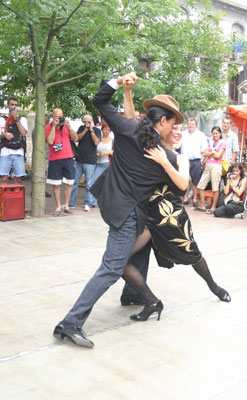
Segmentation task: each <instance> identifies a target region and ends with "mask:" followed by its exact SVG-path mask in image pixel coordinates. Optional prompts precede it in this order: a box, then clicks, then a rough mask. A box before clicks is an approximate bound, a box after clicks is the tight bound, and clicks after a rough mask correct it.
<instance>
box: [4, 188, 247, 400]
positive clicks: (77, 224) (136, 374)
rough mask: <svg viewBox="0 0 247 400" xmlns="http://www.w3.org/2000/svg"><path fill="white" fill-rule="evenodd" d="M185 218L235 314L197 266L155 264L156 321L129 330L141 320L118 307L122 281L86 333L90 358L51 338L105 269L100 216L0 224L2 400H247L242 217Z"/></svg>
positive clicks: (201, 215) (246, 274)
mask: <svg viewBox="0 0 247 400" xmlns="http://www.w3.org/2000/svg"><path fill="white" fill-rule="evenodd" d="M28 190H29V189H28ZM28 190H27V192H28ZM28 201H29V200H28V199H27V203H28ZM48 201H49V202H51V203H50V204H51V205H52V206H53V199H48ZM51 209H52V207H51ZM187 210H188V212H189V214H190V216H191V220H192V224H193V229H194V235H195V237H196V239H197V241H198V244H199V247H200V248H201V250H202V252H203V254H204V255H205V257H206V259H207V261H208V264H209V266H210V268H211V271H212V273H213V275H214V277H215V280H216V281H217V282H218V283H219V284H221V285H222V286H223V287H225V288H226V289H228V290H229V292H230V294H231V296H232V302H231V303H223V302H220V301H219V300H218V298H216V297H215V296H214V295H213V294H212V293H211V292H210V291H209V290H208V288H207V286H206V285H205V283H204V282H203V280H202V279H201V278H200V277H199V276H198V275H196V274H195V272H194V271H193V269H192V268H191V267H190V266H181V265H178V266H176V267H175V268H173V269H171V270H164V269H162V268H157V266H156V262H155V259H154V257H153V256H152V257H151V262H150V272H149V284H150V286H151V288H152V289H153V290H154V292H155V293H157V295H158V296H159V297H160V298H161V299H162V301H163V302H164V304H165V308H164V311H163V313H162V316H161V320H160V321H159V322H158V321H157V320H156V317H155V316H153V317H152V318H150V319H149V320H148V321H146V322H139V323H138V322H134V321H131V320H130V319H129V315H130V314H131V313H133V312H136V311H139V310H140V308H139V307H137V306H131V307H121V306H120V303H119V297H120V293H121V289H122V285H123V283H122V282H121V281H119V282H117V283H116V284H115V285H114V286H113V287H112V288H110V290H109V291H108V292H107V293H106V294H105V295H104V296H103V297H102V298H101V299H100V300H99V301H98V303H97V304H96V306H95V307H94V309H93V312H92V314H91V315H90V317H89V319H88V320H87V322H86V324H85V326H84V329H85V332H86V334H87V336H88V337H89V338H90V339H91V340H93V341H94V343H95V347H94V348H93V349H86V348H80V347H77V346H75V345H73V344H72V343H69V342H68V341H64V342H60V341H57V340H56V339H55V338H53V336H52V332H53V328H54V325H55V324H56V323H57V322H59V320H60V319H62V318H63V316H64V315H65V313H67V311H68V310H69V308H70V307H71V306H72V305H73V303H74V302H75V300H76V298H77V296H78V295H79V293H80V292H81V289H82V287H83V286H84V284H85V283H86V282H87V280H88V279H89V278H90V277H91V275H92V274H93V273H94V271H95V269H96V267H98V266H99V265H100V261H101V257H102V254H103V251H104V248H105V241H106V236H107V226H106V225H105V224H104V222H103V221H102V219H101V217H100V215H99V212H98V210H97V209H96V210H94V211H93V212H90V213H85V212H83V211H82V208H81V207H78V208H77V209H76V210H75V213H74V215H72V216H65V215H62V216H60V217H58V218H54V217H50V216H49V215H51V214H48V215H47V216H46V217H45V218H40V219H35V218H30V217H29V216H27V217H26V218H25V219H24V220H19V221H8V222H0V237H1V252H0V263H1V269H0V271H1V272H0V274H1V295H0V309H1V325H0V376H1V380H0V393H1V398H2V399H8V400H62V399H70V400H79V399H80V400H81V399H82V400H83V399H85V400H98V399H100V400H105V399H106V400H139V399H140V400H141V399H144V400H146V399H147V400H150V399H153V400H181V399H183V400H246V398H247V368H246V359H247V344H246V333H247V313H246V303H247V269H246V259H247V246H246V228H247V216H246V217H245V219H244V220H238V219H233V220H227V219H220V220H216V219H215V218H214V217H213V216H212V215H206V214H204V213H199V212H197V211H194V210H193V209H192V208H191V207H190V206H187Z"/></svg>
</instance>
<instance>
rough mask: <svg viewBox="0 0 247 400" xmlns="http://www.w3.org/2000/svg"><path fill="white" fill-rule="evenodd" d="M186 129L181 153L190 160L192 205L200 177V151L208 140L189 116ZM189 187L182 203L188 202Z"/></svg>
mask: <svg viewBox="0 0 247 400" xmlns="http://www.w3.org/2000/svg"><path fill="white" fill-rule="evenodd" d="M187 126H188V129H186V130H185V131H184V132H183V138H182V145H181V150H180V152H181V154H185V155H186V156H187V157H188V159H189V161H190V179H191V182H192V189H193V200H192V201H193V206H194V207H196V205H197V185H198V183H199V181H200V178H201V162H202V153H203V152H204V150H205V149H206V148H207V145H208V142H207V138H206V135H205V134H204V133H203V132H202V131H200V130H199V129H197V123H196V120H195V119H194V118H189V119H188V123H187ZM188 194H189V187H188V189H187V192H186V193H185V196H184V204H188V201H189V199H188Z"/></svg>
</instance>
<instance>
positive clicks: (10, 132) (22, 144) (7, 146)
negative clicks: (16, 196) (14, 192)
mask: <svg viewBox="0 0 247 400" xmlns="http://www.w3.org/2000/svg"><path fill="white" fill-rule="evenodd" d="M7 106H8V109H9V116H8V117H6V118H4V117H1V118H0V128H1V135H0V140H1V142H0V148H1V153H0V175H1V177H2V178H1V183H2V184H3V185H6V184H7V182H8V177H9V173H10V170H11V168H12V170H13V176H14V183H15V184H17V185H20V183H21V177H22V176H24V175H26V173H25V162H24V150H25V148H26V134H27V129H28V128H27V120H26V118H25V117H22V116H20V115H19V113H18V100H17V98H16V97H9V99H8V101H7Z"/></svg>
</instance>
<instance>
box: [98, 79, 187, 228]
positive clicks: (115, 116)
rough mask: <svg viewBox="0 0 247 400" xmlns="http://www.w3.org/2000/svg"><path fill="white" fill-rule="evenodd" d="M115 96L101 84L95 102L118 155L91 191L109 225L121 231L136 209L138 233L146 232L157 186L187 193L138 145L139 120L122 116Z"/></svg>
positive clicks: (172, 159) (172, 157) (172, 158)
mask: <svg viewBox="0 0 247 400" xmlns="http://www.w3.org/2000/svg"><path fill="white" fill-rule="evenodd" d="M114 93H115V90H114V89H112V87H111V86H109V85H108V84H107V83H104V84H103V85H101V87H100V89H99V90H98V92H97V93H96V95H95V96H94V99H93V102H94V105H95V107H96V108H97V109H98V110H99V112H100V114H101V115H102V117H103V118H104V119H105V121H106V122H107V124H108V125H109V126H110V128H111V130H112V131H113V132H114V135H115V136H114V156H113V162H112V164H111V165H110V167H109V168H108V169H107V170H106V172H105V173H103V175H101V176H100V177H99V178H98V179H97V181H96V182H95V183H94V185H93V186H92V188H91V190H90V191H91V192H92V194H93V195H94V196H95V197H96V198H97V199H98V204H99V207H100V211H101V214H102V217H103V218H104V220H105V221H106V222H107V223H108V224H112V225H113V226H115V227H116V228H119V227H120V226H121V225H122V223H123V222H124V221H125V219H126V218H127V216H128V215H129V214H130V212H131V211H132V210H133V209H134V208H136V210H137V215H138V232H139V233H140V232H142V230H143V228H144V225H145V221H146V217H147V207H146V205H147V203H148V199H149V197H150V196H151V195H152V194H153V192H154V189H155V188H156V186H157V184H159V183H164V184H168V185H169V187H170V188H171V189H172V190H173V192H174V193H175V194H177V195H182V194H184V192H183V191H181V190H179V189H178V188H177V186H175V185H174V183H173V182H172V181H171V179H170V178H169V176H168V174H167V173H166V172H165V171H164V169H163V168H162V167H161V166H160V165H159V164H158V163H156V162H154V161H153V160H149V159H147V158H146V157H144V151H143V149H142V148H141V147H140V145H139V142H138V134H137V132H136V128H137V125H138V123H137V121H136V120H134V119H126V118H125V117H123V116H121V114H120V113H119V112H118V111H117V109H116V108H115V107H114V106H113V105H112V104H110V103H109V100H110V98H111V96H112V95H113V94H114ZM165 150H166V153H167V157H168V159H169V161H170V162H171V163H172V165H173V166H174V167H175V168H177V163H176V155H175V154H174V153H173V152H171V151H170V150H167V149H165Z"/></svg>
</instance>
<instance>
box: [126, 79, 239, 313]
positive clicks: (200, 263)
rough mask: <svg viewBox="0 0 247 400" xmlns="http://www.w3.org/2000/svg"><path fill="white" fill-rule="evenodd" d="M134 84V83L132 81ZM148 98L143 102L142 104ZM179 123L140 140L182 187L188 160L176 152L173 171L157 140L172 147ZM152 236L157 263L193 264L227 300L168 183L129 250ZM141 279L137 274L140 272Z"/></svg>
mask: <svg viewBox="0 0 247 400" xmlns="http://www.w3.org/2000/svg"><path fill="white" fill-rule="evenodd" d="M133 86H134V85H133ZM124 89H125V114H126V116H127V117H128V118H129V117H134V115H135V114H134V107H133V103H132V98H131V90H130V87H129V85H124ZM146 102H147V100H146V101H145V102H144V104H143V105H144V108H145V105H146ZM181 135H182V133H181V128H180V126H178V125H177V126H176V125H175V126H174V129H173V130H172V132H171V133H170V134H169V135H167V136H166V138H164V139H161V140H160V137H159V136H157V134H156V132H155V131H153V132H151V133H150V131H146V132H145V131H143V132H141V133H140V135H139V141H140V143H141V145H142V147H143V148H145V149H146V152H147V155H145V157H147V158H149V159H150V160H153V161H155V162H157V163H159V164H160V165H161V166H162V167H163V168H164V169H165V171H166V172H167V173H168V175H169V176H170V177H171V179H172V180H173V181H174V183H175V184H176V186H177V187H178V188H180V189H182V190H183V189H184V188H186V187H187V185H188V180H189V162H188V160H186V159H185V157H184V156H177V163H178V167H179V171H178V172H177V171H176V172H177V173H175V172H174V167H173V166H172V165H171V164H170V162H169V160H168V159H167V157H166V153H165V151H164V149H163V148H162V147H161V146H160V144H162V145H165V147H166V148H167V149H169V150H171V151H173V145H174V144H177V143H178V142H179V140H180V139H181ZM150 237H152V243H153V249H154V253H155V256H156V258H157V262H158V265H159V266H161V267H165V268H172V267H173V266H174V263H175V264H185V265H189V264H192V266H193V268H194V270H195V271H196V272H197V273H198V274H199V275H200V276H201V277H202V278H203V279H204V280H205V281H206V283H207V285H208V287H209V289H210V290H211V291H212V292H213V293H214V294H215V295H216V296H218V298H219V299H220V300H221V301H225V302H230V301H231V297H230V295H229V293H228V292H227V291H226V290H225V289H223V288H221V287H219V286H218V285H217V284H216V282H215V281H214V280H213V278H212V275H211V273H210V271H209V268H208V266H207V263H206V261H205V259H204V257H203V256H202V254H201V252H200V251H199V249H198V246H197V244H196V242H195V241H194V237H193V233H192V229H191V223H190V219H189V216H188V214H187V212H186V210H185V208H184V207H183V205H182V203H181V199H180V197H178V196H176V195H174V193H173V192H172V191H171V190H170V188H169V187H168V186H167V185H159V186H158V187H157V188H156V190H155V192H154V194H153V196H151V198H150V201H149V217H148V220H147V229H145V231H144V233H143V234H142V235H140V236H139V237H138V238H137V241H136V244H135V247H134V249H133V251H132V253H135V252H136V251H139V249H140V248H142V247H143V246H144V245H145V244H146V243H147V241H148V240H150ZM132 273H134V271H132V266H131V265H128V266H127V267H126V269H125V271H124V274H123V278H124V279H126V280H127V281H128V280H129V279H128V277H129V275H131V274H132ZM139 279H140V276H139ZM142 288H145V285H144V279H143V282H142V283H141V282H140V285H139V289H140V294H142V296H143V297H144V298H145V291H144V292H142ZM162 309H163V305H162V303H161V302H160V301H157V302H156V303H153V304H147V305H146V306H145V307H144V309H143V310H142V311H141V312H140V313H139V314H134V315H131V316H130V318H131V319H134V320H136V321H145V320H146V319H147V318H148V317H149V316H150V315H151V314H152V313H154V312H157V313H158V319H159V317H160V313H161V311H162Z"/></svg>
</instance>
